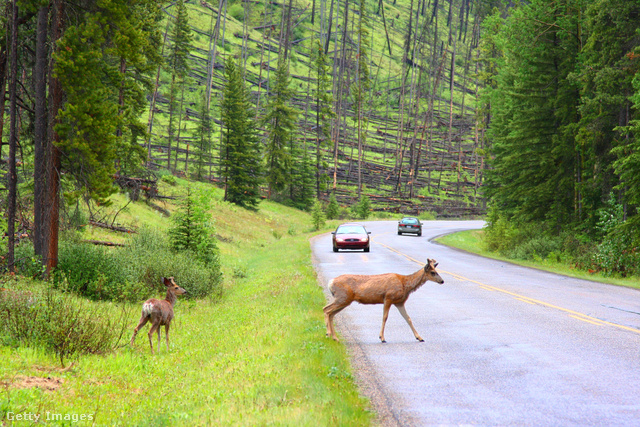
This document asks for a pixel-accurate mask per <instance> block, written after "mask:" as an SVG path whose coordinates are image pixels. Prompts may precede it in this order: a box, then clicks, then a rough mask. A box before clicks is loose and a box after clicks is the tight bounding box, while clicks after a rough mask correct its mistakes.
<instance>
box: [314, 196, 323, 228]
mask: <svg viewBox="0 0 640 427" xmlns="http://www.w3.org/2000/svg"><path fill="white" fill-rule="evenodd" d="M325 220H326V216H325V214H324V211H323V210H322V203H321V202H320V200H316V201H315V202H314V204H313V209H311V223H312V224H313V229H314V230H320V228H322V227H324V224H325Z"/></svg>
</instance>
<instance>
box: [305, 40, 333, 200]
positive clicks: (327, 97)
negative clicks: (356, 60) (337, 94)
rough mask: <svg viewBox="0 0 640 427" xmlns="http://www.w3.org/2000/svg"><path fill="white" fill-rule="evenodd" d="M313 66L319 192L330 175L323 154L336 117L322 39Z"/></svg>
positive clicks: (313, 54) (313, 50)
mask: <svg viewBox="0 0 640 427" xmlns="http://www.w3.org/2000/svg"><path fill="white" fill-rule="evenodd" d="M310 57H311V67H312V69H313V71H315V74H316V87H315V90H314V93H313V96H314V103H315V105H316V117H315V125H316V153H315V163H316V164H315V167H316V189H317V192H318V193H319V192H320V191H321V190H323V189H325V187H326V184H327V182H328V181H329V176H328V175H327V174H326V173H323V172H322V171H325V170H326V169H327V168H328V167H329V163H328V161H327V160H326V158H325V156H323V154H322V151H323V149H327V148H329V145H330V144H331V138H330V132H331V120H332V119H333V117H335V113H334V112H333V110H332V105H333V96H332V95H331V90H330V88H331V70H330V68H329V60H328V58H327V55H326V54H325V53H324V49H323V48H322V45H321V44H320V40H318V39H317V40H315V43H314V44H313V47H312V48H311V54H310Z"/></svg>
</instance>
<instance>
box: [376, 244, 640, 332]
mask: <svg viewBox="0 0 640 427" xmlns="http://www.w3.org/2000/svg"><path fill="white" fill-rule="evenodd" d="M376 243H377V244H378V245H380V246H382V247H384V248H386V249H388V250H390V251H391V252H395V253H397V254H399V255H402V256H404V257H405V258H407V259H408V260H410V261H413V262H415V263H417V264H420V265H424V261H420V260H417V259H415V258H413V257H411V256H409V255H407V254H405V253H403V252H400V251H398V250H397V249H394V248H392V247H391V246H388V245H385V244H383V243H380V242H376ZM438 272H440V273H445V274H448V275H450V276H452V277H454V278H456V279H458V280H461V281H465V282H470V283H475V284H476V285H479V286H480V288H481V289H485V290H487V291H494V292H501V293H503V294H507V295H511V296H512V297H514V298H515V299H517V300H519V301H522V302H526V303H528V304H535V305H541V306H543V307H548V308H553V309H555V310H559V311H562V312H564V313H567V314H568V315H569V317H572V318H574V319H577V320H581V321H583V322H587V323H591V324H593V325H599V326H604V325H608V326H613V327H615V328H618V329H624V330H625V331H630V332H633V333H636V334H640V329H636V328H631V327H629V326H624V325H620V324H618V323H612V322H607V321H606V320H601V319H598V318H595V317H591V316H589V315H587V314H584V313H580V312H578V311H574V310H570V309H568V308H564V307H559V306H557V305H554V304H550V303H548V302H545V301H540V300H537V299H534V298H529V297H527V296H524V295H520V294H518V293H515V292H511V291H508V290H506V289H502V288H497V287H495V286H491V285H487V284H485V283H482V282H478V281H477V280H472V279H469V278H467V277H464V276H460V275H459V274H456V273H451V272H449V271H444V270H440V269H438Z"/></svg>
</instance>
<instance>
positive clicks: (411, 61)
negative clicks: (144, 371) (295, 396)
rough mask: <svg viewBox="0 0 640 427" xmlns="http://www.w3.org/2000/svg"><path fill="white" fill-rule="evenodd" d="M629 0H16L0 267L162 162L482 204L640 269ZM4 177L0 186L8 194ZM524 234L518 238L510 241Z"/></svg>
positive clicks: (423, 204)
mask: <svg viewBox="0 0 640 427" xmlns="http://www.w3.org/2000/svg"><path fill="white" fill-rule="evenodd" d="M639 10H640V4H639V2H637V1H624V0H560V1H543V0H534V1H528V2H512V1H498V0H495V1H491V0H393V1H383V0H379V1H378V0H375V1H374V0H297V1H294V0H290V1H288V2H287V1H283V2H276V1H274V2H265V1H261V0H236V1H228V0H218V1H209V2H208V1H204V0H188V1H184V0H178V1H176V2H157V1H151V0H134V1H125V0H101V1H93V0H86V1H83V0H79V1H65V0H51V1H49V2H47V1H36V0H11V1H6V2H4V3H3V6H2V10H1V11H0V13H1V14H2V21H1V26H2V31H1V33H0V101H2V103H3V104H2V111H3V112H4V113H5V114H3V115H2V116H0V135H2V160H3V163H2V167H3V170H4V171H6V177H7V178H6V179H5V180H3V181H2V185H3V187H4V189H3V192H2V196H3V197H2V199H3V202H4V203H3V211H4V213H5V215H4V218H5V220H4V221H6V222H5V225H4V226H3V227H4V228H5V229H6V230H7V236H8V248H9V250H8V252H9V254H8V255H9V256H8V258H7V259H8V264H9V268H10V266H11V263H12V248H13V245H14V244H15V240H16V238H20V236H22V235H27V236H29V237H30V238H31V240H32V241H33V243H34V249H35V253H36V254H37V255H39V256H41V257H42V259H43V260H45V264H46V265H47V267H48V268H52V267H54V266H55V259H56V256H55V254H56V250H57V249H56V247H57V240H58V230H59V227H60V214H61V213H62V214H64V213H65V212H66V208H67V207H68V206H73V205H74V204H75V203H77V202H78V201H81V202H82V203H87V204H88V205H89V206H91V205H94V206H95V205H96V204H105V203H108V200H109V196H110V195H111V194H113V192H115V191H118V190H119V189H124V190H123V191H130V192H131V194H132V196H133V197H137V194H139V192H140V191H144V192H145V193H146V194H147V195H148V196H149V197H152V196H153V195H154V194H153V188H152V187H153V182H154V179H155V177H157V175H158V174H159V173H167V172H170V173H173V174H179V175H184V176H188V177H190V178H191V179H197V180H203V181H210V182H213V183H215V184H217V185H220V186H221V187H224V189H225V198H226V199H227V200H228V201H230V202H233V203H236V204H238V205H240V206H243V207H246V208H253V207H255V206H256V205H257V203H258V202H259V200H260V198H261V197H268V198H271V199H274V200H276V201H280V202H282V203H286V204H290V205H292V206H296V207H299V208H302V209H309V208H310V207H311V206H312V204H313V201H314V199H320V200H328V199H329V197H330V196H331V195H333V196H335V197H336V198H337V199H338V201H339V202H340V203H341V204H343V205H351V204H353V203H355V202H356V201H357V200H358V199H361V198H363V197H366V198H369V199H371V202H372V204H373V207H374V209H375V210H380V211H389V212H399V213H400V212H402V213H411V214H419V213H421V212H425V211H429V212H434V213H436V214H438V215H440V216H447V217H451V216H456V217H460V216H468V215H482V214H484V213H485V212H488V219H489V224H490V227H489V228H488V232H487V235H488V237H487V241H488V243H489V244H490V245H491V246H492V248H493V249H496V250H500V251H503V252H511V254H512V255H513V254H514V253H515V255H516V256H528V257H531V256H533V257H536V256H537V257H542V258H545V257H548V256H557V257H564V256H567V257H569V258H570V260H571V262H576V263H577V264H580V265H582V266H584V267H586V268H596V269H603V270H605V271H611V272H616V273H621V274H633V273H636V272H637V271H638V270H639V269H640V261H638V257H639V256H640V255H639V254H638V252H637V250H636V249H635V248H637V247H638V243H639V242H638V240H639V237H638V235H639V234H640V233H638V231H639V230H640V216H639V212H638V207H639V206H640V185H638V184H640V183H638V182H636V181H638V180H639V179H640V173H638V172H639V171H640V141H638V139H637V138H636V136H635V135H636V134H637V131H636V129H635V128H636V127H637V126H638V122H637V120H635V119H636V115H637V114H638V110H637V107H638V106H639V105H638V104H640V95H639V94H638V93H639V91H640V77H638V78H636V74H637V72H638V71H639V68H638V56H639V55H640V52H638V51H637V46H638V39H639V37H640V36H639V35H638V32H637V29H638V28H639V27H640V26H639V25H638V24H639V23H640V16H639V14H638V12H639ZM5 189H6V190H5ZM523 242H527V245H528V246H523Z"/></svg>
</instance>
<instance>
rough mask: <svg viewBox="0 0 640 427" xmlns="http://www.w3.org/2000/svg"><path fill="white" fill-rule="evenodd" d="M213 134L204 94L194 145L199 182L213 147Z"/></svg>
mask: <svg viewBox="0 0 640 427" xmlns="http://www.w3.org/2000/svg"><path fill="white" fill-rule="evenodd" d="M212 132H213V122H212V120H211V114H210V112H209V109H208V108H207V98H206V94H203V97H202V100H201V102H200V120H198V125H197V128H196V135H195V136H196V143H195V158H196V160H195V163H196V173H195V175H196V179H198V180H201V179H202V178H203V177H204V175H205V165H206V163H207V159H208V158H209V154H210V150H211V148H212V146H213V141H212V140H211V133H212Z"/></svg>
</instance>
